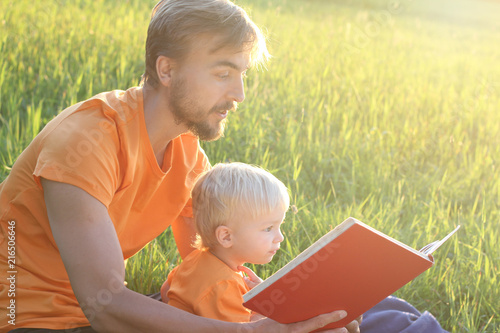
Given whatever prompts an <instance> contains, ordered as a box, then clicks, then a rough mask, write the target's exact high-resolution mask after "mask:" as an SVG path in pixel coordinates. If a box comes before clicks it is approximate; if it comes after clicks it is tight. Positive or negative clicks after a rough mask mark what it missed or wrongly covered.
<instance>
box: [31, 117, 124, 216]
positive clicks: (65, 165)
mask: <svg viewBox="0 0 500 333" xmlns="http://www.w3.org/2000/svg"><path fill="white" fill-rule="evenodd" d="M118 154H119V140H118V135H117V132H116V129H115V126H114V123H113V121H112V120H110V119H107V118H105V117H102V116H100V114H99V111H98V110H95V111H92V110H85V111H80V112H76V113H74V114H72V115H70V116H68V117H66V118H65V119H64V120H63V121H61V123H60V124H58V126H56V127H55V128H53V129H52V130H51V131H50V132H49V133H48V134H46V136H45V138H44V139H43V141H42V143H41V145H40V151H39V155H38V159H37V161H36V165H35V168H34V172H33V176H34V178H35V181H36V182H37V183H38V185H39V186H41V183H40V178H41V177H43V178H46V179H49V180H53V181H58V182H62V183H67V184H71V185H74V186H77V187H79V188H81V189H82V190H84V191H86V192H87V193H89V194H90V195H92V196H93V197H95V198H96V199H97V200H99V201H100V202H102V203H103V204H104V205H105V206H106V207H108V206H109V204H110V202H111V199H112V197H113V195H114V193H115V191H116V189H117V187H118V180H119V176H118V175H119V162H118V159H119V157H118Z"/></svg>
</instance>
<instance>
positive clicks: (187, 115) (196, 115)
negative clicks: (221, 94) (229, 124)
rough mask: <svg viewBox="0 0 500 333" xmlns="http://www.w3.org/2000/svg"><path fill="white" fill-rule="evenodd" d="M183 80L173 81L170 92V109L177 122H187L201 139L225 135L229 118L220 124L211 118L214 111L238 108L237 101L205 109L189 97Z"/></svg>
mask: <svg viewBox="0 0 500 333" xmlns="http://www.w3.org/2000/svg"><path fill="white" fill-rule="evenodd" d="M186 90H187V89H186V84H185V82H184V81H183V80H177V81H175V82H173V83H172V86H171V92H170V109H171V110H172V113H173V115H174V118H175V123H176V124H178V125H179V124H185V125H186V126H187V128H188V129H189V131H190V132H191V133H193V134H194V135H196V136H197V137H198V138H200V140H203V141H213V140H217V139H219V138H220V137H221V136H223V135H224V129H225V126H226V121H227V118H224V119H221V120H220V122H219V123H218V126H213V125H211V124H210V121H209V118H210V116H211V115H212V114H214V113H219V112H223V111H226V110H227V111H229V110H232V111H234V110H236V108H237V104H236V102H226V103H224V104H219V105H215V106H213V107H212V108H211V109H210V110H208V111H206V110H204V109H203V108H202V107H201V106H200V105H197V104H196V100H194V99H189V97H188V93H187V91H186Z"/></svg>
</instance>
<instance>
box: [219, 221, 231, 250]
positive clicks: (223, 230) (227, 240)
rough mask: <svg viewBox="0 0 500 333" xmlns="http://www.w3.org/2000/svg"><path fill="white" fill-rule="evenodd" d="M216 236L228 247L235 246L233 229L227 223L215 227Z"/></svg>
mask: <svg viewBox="0 0 500 333" xmlns="http://www.w3.org/2000/svg"><path fill="white" fill-rule="evenodd" d="M215 238H217V241H218V242H219V244H220V245H221V246H222V247H224V248H226V249H227V248H230V247H231V246H233V237H232V230H231V228H229V227H227V226H225V225H220V226H218V227H217V229H215Z"/></svg>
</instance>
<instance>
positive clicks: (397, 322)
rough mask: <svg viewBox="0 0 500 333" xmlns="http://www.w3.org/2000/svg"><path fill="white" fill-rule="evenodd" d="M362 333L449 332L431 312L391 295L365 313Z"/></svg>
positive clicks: (361, 327) (361, 328)
mask: <svg viewBox="0 0 500 333" xmlns="http://www.w3.org/2000/svg"><path fill="white" fill-rule="evenodd" d="M360 330H361V333H447V331H445V330H444V329H443V328H441V325H440V324H439V323H438V321H437V320H436V318H434V316H433V315H432V314H430V313H429V312H427V311H425V312H424V313H420V312H419V311H418V310H417V309H415V308H414V307H413V306H412V305H411V304H410V303H408V302H406V301H405V300H402V299H400V298H397V297H394V296H389V297H387V298H386V299H384V300H383V301H382V302H380V303H378V304H377V305H375V306H374V307H373V308H371V309H370V310H368V311H367V312H366V313H365V314H364V315H363V321H362V322H361V326H360Z"/></svg>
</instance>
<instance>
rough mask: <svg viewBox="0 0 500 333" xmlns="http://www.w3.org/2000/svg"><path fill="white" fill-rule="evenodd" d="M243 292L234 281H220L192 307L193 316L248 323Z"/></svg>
mask: <svg viewBox="0 0 500 333" xmlns="http://www.w3.org/2000/svg"><path fill="white" fill-rule="evenodd" d="M245 292H246V290H244V289H243V288H242V287H241V286H240V285H239V284H238V283H237V282H236V281H221V282H219V283H218V284H217V285H215V286H213V287H212V288H211V289H210V290H209V291H208V292H207V293H206V294H205V295H204V296H203V297H202V298H200V300H199V302H197V303H196V304H195V305H194V306H195V314H197V315H198V316H202V317H205V318H212V319H218V320H223V321H229V322H234V323H240V322H249V321H250V311H249V310H248V309H246V308H245V307H244V306H243V296H242V295H243V294H244V293H245Z"/></svg>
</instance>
